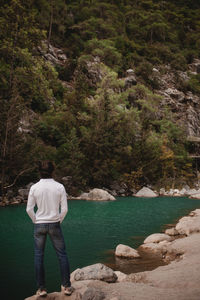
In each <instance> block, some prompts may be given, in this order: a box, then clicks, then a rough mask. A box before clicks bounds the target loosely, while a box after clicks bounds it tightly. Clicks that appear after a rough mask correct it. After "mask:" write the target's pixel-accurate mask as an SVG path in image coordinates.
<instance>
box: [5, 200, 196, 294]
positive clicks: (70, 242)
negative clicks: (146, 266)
mask: <svg viewBox="0 0 200 300" xmlns="http://www.w3.org/2000/svg"><path fill="white" fill-rule="evenodd" d="M68 203H69V212H68V215H67V217H66V218H65V220H64V221H63V224H62V228H63V232H64V236H65V240H66V246H67V252H68V256H69V260H70V265H71V271H73V270H74V269H76V268H80V267H83V266H86V265H89V264H93V263H96V262H105V261H106V260H107V258H108V255H109V254H108V250H111V249H112V250H114V249H115V247H116V246H117V245H118V244H120V243H121V244H126V245H129V246H131V247H134V248H137V247H138V246H139V245H140V244H141V243H142V242H143V240H144V238H145V237H146V236H148V235H149V234H151V233H154V232H160V231H161V230H162V228H163V225H165V224H169V223H173V222H175V221H176V220H177V219H178V218H179V217H181V216H183V215H185V214H187V213H188V212H189V211H191V210H193V209H195V208H200V200H192V199H187V198H164V197H162V198H152V199H145V198H134V197H121V198H118V199H117V201H113V202H90V201H88V202H87V201H82V200H75V201H69V202H68ZM25 209H26V206H25V205H20V206H13V207H6V208H3V207H2V208H0V220H1V222H0V241H1V247H0V257H1V267H0V287H1V295H6V296H5V298H4V299H8V300H9V299H15V300H22V299H24V298H26V297H28V296H30V295H32V294H34V292H35V279H34V268H33V224H32V223H31V221H30V219H29V218H28V216H27V215H26V212H25ZM45 266H46V281H47V288H48V291H49V292H51V291H55V290H59V288H60V273H59V268H58V262H57V258H56V255H55V253H54V250H53V248H52V246H51V244H50V242H49V240H48V242H47V245H46V252H45ZM133 272H134V270H133Z"/></svg>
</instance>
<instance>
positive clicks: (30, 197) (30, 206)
mask: <svg viewBox="0 0 200 300" xmlns="http://www.w3.org/2000/svg"><path fill="white" fill-rule="evenodd" d="M35 204H36V202H35V198H34V196H33V190H32V188H31V189H30V191H29V194H28V202H27V206H26V212H27V214H28V215H29V217H30V218H31V220H32V221H33V223H35V219H36V217H35V212H34V207H35Z"/></svg>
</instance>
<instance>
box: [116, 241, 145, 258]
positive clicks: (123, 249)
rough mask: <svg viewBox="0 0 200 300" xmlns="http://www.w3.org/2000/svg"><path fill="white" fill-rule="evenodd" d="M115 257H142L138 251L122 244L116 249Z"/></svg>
mask: <svg viewBox="0 0 200 300" xmlns="http://www.w3.org/2000/svg"><path fill="white" fill-rule="evenodd" d="M115 255H116V256H119V257H125V258H139V257H140V255H139V253H138V251H137V250H135V249H133V248H131V247H129V246H126V245H122V244H119V245H118V246H117V247H116V250H115Z"/></svg>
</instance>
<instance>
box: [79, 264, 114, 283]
mask: <svg viewBox="0 0 200 300" xmlns="http://www.w3.org/2000/svg"><path fill="white" fill-rule="evenodd" d="M91 279H92V280H102V281H106V282H115V281H116V280H117V275H116V274H115V273H114V271H113V270H112V269H111V268H109V267H107V266H105V265H103V264H101V263H99V264H94V265H91V266H87V267H84V268H82V269H78V270H76V271H75V272H74V280H76V281H78V280H91Z"/></svg>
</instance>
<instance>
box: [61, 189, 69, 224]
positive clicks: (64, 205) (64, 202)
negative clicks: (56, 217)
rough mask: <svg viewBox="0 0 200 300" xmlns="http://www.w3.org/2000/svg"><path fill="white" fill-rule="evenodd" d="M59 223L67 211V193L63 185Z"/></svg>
mask: <svg viewBox="0 0 200 300" xmlns="http://www.w3.org/2000/svg"><path fill="white" fill-rule="evenodd" d="M60 207H61V209H60V223H62V221H63V220H64V218H65V216H66V214H67V212H68V205H67V194H66V191H65V188H64V186H63V187H62V193H61V199H60Z"/></svg>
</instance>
